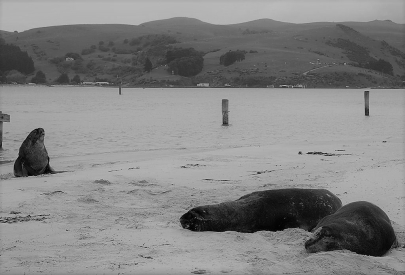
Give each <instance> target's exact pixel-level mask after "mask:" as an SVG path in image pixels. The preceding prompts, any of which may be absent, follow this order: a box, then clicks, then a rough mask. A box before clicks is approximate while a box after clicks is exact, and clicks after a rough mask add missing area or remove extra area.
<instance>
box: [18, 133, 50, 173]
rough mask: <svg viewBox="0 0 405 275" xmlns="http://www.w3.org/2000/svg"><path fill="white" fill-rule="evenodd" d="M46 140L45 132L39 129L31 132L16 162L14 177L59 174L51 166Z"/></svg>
mask: <svg viewBox="0 0 405 275" xmlns="http://www.w3.org/2000/svg"><path fill="white" fill-rule="evenodd" d="M44 139H45V130H44V129H42V128H37V129H35V130H33V131H31V133H30V134H29V135H28V136H27V138H26V139H25V140H24V142H23V143H22V144H21V147H20V150H19V152H18V158H17V159H16V161H15V162H14V175H15V176H16V177H28V176H37V175H41V174H49V173H52V174H53V173H57V172H56V171H55V170H53V169H52V167H51V166H50V165H49V156H48V152H47V151H46V148H45V144H44Z"/></svg>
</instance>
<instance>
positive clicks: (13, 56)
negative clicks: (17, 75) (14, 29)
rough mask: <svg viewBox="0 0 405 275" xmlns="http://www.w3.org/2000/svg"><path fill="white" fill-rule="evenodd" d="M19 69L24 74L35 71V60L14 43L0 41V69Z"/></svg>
mask: <svg viewBox="0 0 405 275" xmlns="http://www.w3.org/2000/svg"><path fill="white" fill-rule="evenodd" d="M11 70H17V71H19V72H21V73H23V74H30V73H33V72H34V71H35V67H34V61H33V60H32V58H31V57H30V56H28V54H27V52H23V51H21V49H20V47H18V46H15V45H12V44H4V43H0V71H3V72H5V71H11Z"/></svg>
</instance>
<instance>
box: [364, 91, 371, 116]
mask: <svg viewBox="0 0 405 275" xmlns="http://www.w3.org/2000/svg"><path fill="white" fill-rule="evenodd" d="M369 95H370V92H369V91H364V112H365V115H366V116H369V104H370V100H369Z"/></svg>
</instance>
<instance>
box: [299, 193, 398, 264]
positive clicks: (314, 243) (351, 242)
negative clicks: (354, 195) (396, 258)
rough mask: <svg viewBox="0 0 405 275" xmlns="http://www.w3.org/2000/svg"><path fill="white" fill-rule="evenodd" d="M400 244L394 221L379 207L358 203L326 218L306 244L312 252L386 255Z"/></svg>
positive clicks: (350, 204) (364, 202) (348, 205)
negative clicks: (343, 251)
mask: <svg viewBox="0 0 405 275" xmlns="http://www.w3.org/2000/svg"><path fill="white" fill-rule="evenodd" d="M396 244H397V241H396V237H395V232H394V229H393V228H392V226H391V222H390V219H389V218H388V216H387V214H385V212H384V211H383V210H381V209H380V208H379V207H378V206H376V205H374V204H372V203H369V202H366V201H358V202H352V203H349V204H347V205H345V206H343V207H342V208H340V209H339V210H338V211H336V213H334V214H332V215H329V216H327V217H325V218H323V219H322V220H321V221H320V222H319V224H318V225H317V226H316V227H315V228H314V229H313V236H312V237H311V238H310V239H309V240H307V241H306V242H305V248H306V250H307V251H308V252H312V253H313V252H319V251H331V250H340V249H347V250H350V251H353V252H356V253H358V254H363V255H369V256H383V255H384V254H385V253H387V252H388V250H390V248H391V247H392V246H393V245H394V246H395V245H396Z"/></svg>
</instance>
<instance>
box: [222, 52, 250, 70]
mask: <svg viewBox="0 0 405 275" xmlns="http://www.w3.org/2000/svg"><path fill="white" fill-rule="evenodd" d="M242 60H245V51H239V50H237V51H229V52H227V53H225V54H223V55H221V56H220V57H219V64H220V65H224V66H225V67H226V66H229V65H232V64H233V63H235V62H236V61H238V62H240V61H242Z"/></svg>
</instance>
